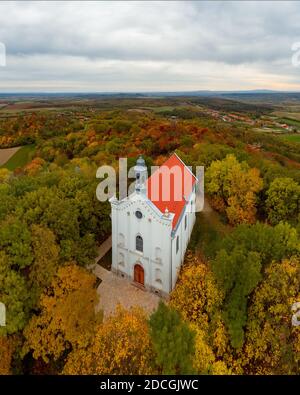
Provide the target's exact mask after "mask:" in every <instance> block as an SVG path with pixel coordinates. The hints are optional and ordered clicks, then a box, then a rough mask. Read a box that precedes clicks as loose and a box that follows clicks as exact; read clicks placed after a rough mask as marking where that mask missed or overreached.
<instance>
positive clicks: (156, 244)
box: [111, 193, 196, 295]
mask: <svg viewBox="0 0 300 395" xmlns="http://www.w3.org/2000/svg"><path fill="white" fill-rule="evenodd" d="M192 201H194V193H193V194H191V196H190V200H189V202H188V204H187V205H186V207H185V212H184V214H183V216H182V218H181V220H180V223H179V225H178V227H177V228H176V229H175V232H173V233H174V234H173V233H172V219H173V214H172V215H171V214H170V217H169V218H165V217H164V216H163V215H162V214H161V213H160V212H159V211H158V209H157V208H156V207H154V206H153V204H152V203H151V202H149V201H147V200H145V199H140V197H139V195H136V194H134V195H133V196H132V197H130V198H129V199H128V200H126V199H125V200H123V201H121V202H119V201H113V202H111V207H112V237H113V238H112V270H113V271H114V272H115V273H117V274H119V275H125V276H126V277H127V278H129V279H130V280H131V281H133V279H134V266H135V264H136V263H139V264H140V265H141V266H142V267H143V269H144V283H145V287H146V288H148V289H151V290H153V291H160V292H161V293H162V294H165V295H167V294H169V293H170V292H171V291H172V289H173V288H174V287H175V284H176V281H177V277H178V274H179V270H180V266H181V264H182V262H183V260H184V254H185V251H186V248H187V246H188V243H189V240H190V236H191V233H192V230H193V226H194V223H195V218H196V216H195V213H194V212H193V210H191V209H190V207H191V202H192ZM137 210H139V211H141V213H142V214H143V217H142V218H141V219H138V218H137V217H136V216H135V212H136V211H137ZM185 216H186V217H187V226H186V228H185V220H184V217H185ZM137 235H140V236H141V237H142V238H143V253H141V252H139V251H137V250H136V236H137ZM177 236H179V250H178V252H177V253H176V238H177ZM121 244H122V245H121ZM158 249H159V253H160V259H157V252H158ZM120 261H123V265H120V264H119V263H120ZM158 277H159V280H160V281H157V279H158Z"/></svg>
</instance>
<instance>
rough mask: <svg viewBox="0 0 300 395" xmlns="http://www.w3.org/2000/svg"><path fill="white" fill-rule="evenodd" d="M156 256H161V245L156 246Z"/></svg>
mask: <svg viewBox="0 0 300 395" xmlns="http://www.w3.org/2000/svg"><path fill="white" fill-rule="evenodd" d="M155 258H156V259H160V258H161V249H160V248H159V247H156V248H155Z"/></svg>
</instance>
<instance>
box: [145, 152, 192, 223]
mask: <svg viewBox="0 0 300 395" xmlns="http://www.w3.org/2000/svg"><path fill="white" fill-rule="evenodd" d="M196 181H197V179H196V177H195V176H194V175H193V173H192V172H191V171H190V169H189V168H188V167H187V166H186V165H185V164H184V163H183V162H182V160H181V159H180V158H179V157H178V156H177V155H176V154H173V155H172V156H171V157H170V158H169V159H168V160H167V161H166V162H165V163H164V164H163V165H161V166H160V168H159V169H158V170H156V171H155V172H154V173H153V174H152V175H151V177H149V179H148V180H147V195H148V198H149V199H150V200H151V201H152V203H153V204H154V205H155V206H156V207H157V208H158V209H159V210H160V211H161V212H162V213H163V214H164V213H165V211H166V209H167V210H168V211H169V212H170V213H174V214H175V216H174V218H173V222H172V228H173V229H174V228H175V227H176V225H177V223H178V221H179V219H180V215H181V213H182V211H183V210H184V207H185V204H186V201H187V200H188V199H189V197H190V194H191V192H192V190H193V187H194V185H195V183H196Z"/></svg>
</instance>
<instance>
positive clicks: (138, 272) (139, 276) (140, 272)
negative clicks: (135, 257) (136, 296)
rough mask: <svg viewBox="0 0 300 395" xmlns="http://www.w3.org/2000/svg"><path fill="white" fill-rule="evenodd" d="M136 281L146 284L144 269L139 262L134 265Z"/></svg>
mask: <svg viewBox="0 0 300 395" xmlns="http://www.w3.org/2000/svg"><path fill="white" fill-rule="evenodd" d="M134 281H135V282H136V283H139V284H142V285H144V269H143V268H142V266H141V265H139V264H138V263H137V264H136V265H135V266H134Z"/></svg>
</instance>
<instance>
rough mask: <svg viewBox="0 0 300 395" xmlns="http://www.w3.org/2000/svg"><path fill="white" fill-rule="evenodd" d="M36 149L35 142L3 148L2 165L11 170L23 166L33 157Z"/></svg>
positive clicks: (1, 154) (0, 151)
mask: <svg viewBox="0 0 300 395" xmlns="http://www.w3.org/2000/svg"><path fill="white" fill-rule="evenodd" d="M34 149H35V145H34V144H32V145H26V146H24V147H15V148H6V149H2V150H0V165H2V167H5V168H6V169H8V170H11V171H14V170H16V169H17V168H22V167H23V166H25V165H26V164H27V163H28V162H29V161H30V159H31V158H32V155H33V153H34ZM1 159H2V160H1ZM1 162H2V163H1Z"/></svg>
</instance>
